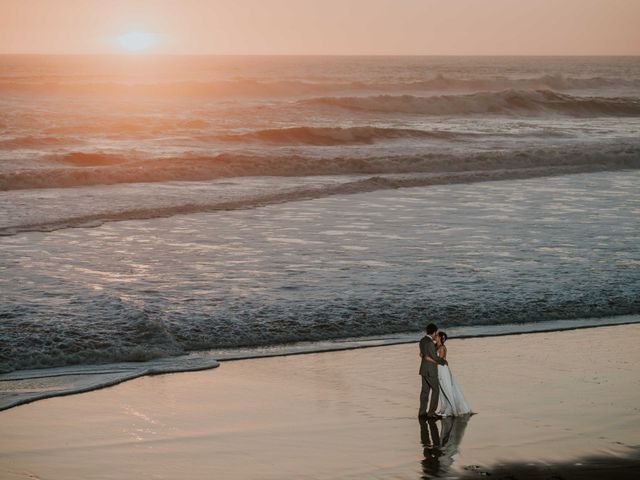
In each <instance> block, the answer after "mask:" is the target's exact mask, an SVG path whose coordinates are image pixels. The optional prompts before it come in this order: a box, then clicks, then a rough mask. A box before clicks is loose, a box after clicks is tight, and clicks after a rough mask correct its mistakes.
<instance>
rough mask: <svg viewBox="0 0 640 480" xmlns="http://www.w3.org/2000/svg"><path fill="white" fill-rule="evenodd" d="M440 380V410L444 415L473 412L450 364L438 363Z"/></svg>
mask: <svg viewBox="0 0 640 480" xmlns="http://www.w3.org/2000/svg"><path fill="white" fill-rule="evenodd" d="M438 381H439V382H440V411H439V412H438V414H439V415H442V416H443V417H448V416H458V415H467V414H469V413H471V409H470V408H469V405H467V401H466V400H465V399H464V395H463V394H462V390H460V387H459V386H458V384H457V383H456V381H455V380H454V379H453V374H452V373H451V369H450V368H449V366H448V365H438Z"/></svg>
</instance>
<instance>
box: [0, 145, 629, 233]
mask: <svg viewBox="0 0 640 480" xmlns="http://www.w3.org/2000/svg"><path fill="white" fill-rule="evenodd" d="M538 153H539V152H538ZM619 153H620V152H619ZM638 153H640V152H638V151H635V153H632V152H626V154H623V155H621V156H612V157H609V158H608V159H606V158H604V157H603V156H602V154H600V155H594V156H593V157H591V158H590V157H583V158H582V159H581V160H582V161H581V162H580V161H576V159H575V158H574V157H572V156H568V157H562V156H560V157H559V158H555V159H554V158H551V157H547V158H540V157H539V156H538V157H536V156H535V155H533V156H529V157H527V156H526V155H525V154H523V152H520V154H519V155H517V156H516V158H517V159H518V161H517V162H513V161H511V162H509V161H506V162H505V161H504V160H507V159H510V158H511V156H506V157H504V158H502V160H503V161H501V159H500V158H498V157H493V158H492V157H487V156H486V155H482V156H478V157H477V158H475V162H469V163H464V162H463V164H462V165H457V166H450V169H449V171H438V170H439V169H440V170H442V169H445V168H446V167H447V162H446V161H443V160H440V161H439V162H436V161H435V160H432V162H431V170H433V172H432V173H417V172H414V173H411V174H390V175H387V176H384V175H376V176H373V177H369V178H364V179H358V180H354V181H348V180H345V181H344V182H339V183H335V182H332V183H329V184H325V185H320V186H317V185H316V186H313V185H312V186H300V187H295V188H284V189H273V190H271V191H267V192H263V193H260V194H242V195H240V196H238V197H237V198H233V199H229V198H226V197H224V196H223V197H220V198H219V199H210V200H201V201H198V202H194V201H193V199H185V200H184V201H182V202H178V203H175V204H172V205H167V206H162V207H138V206H131V207H129V208H120V209H118V210H107V211H103V212H100V213H90V214H82V215H75V216H68V217H57V218H55V219H52V220H49V221H45V222H35V223H29V222H25V223H20V224H12V225H4V226H1V227H0V236H12V235H17V234H19V233H21V232H29V231H41V232H50V231H55V230H61V229H65V228H93V227H98V226H100V225H102V224H104V223H105V222H115V221H124V220H144V219H151V218H162V217H171V216H174V215H185V214H194V213H205V212H216V211H227V210H239V209H248V208H256V207H260V206H265V205H274V204H279V203H287V202H293V201H301V200H312V199H318V198H324V197H329V196H334V195H350V194H356V193H364V192H371V191H376V190H389V189H397V188H411V187H426V186H433V185H447V184H456V183H474V182H485V181H499V180H514V179H524V178H536V177H543V176H556V175H566V174H573V173H586V172H594V171H603V170H615V169H630V168H640V156H638ZM530 155H531V153H530ZM567 160H569V161H567ZM483 162H484V163H483ZM409 165H411V164H407V165H405V167H408V166H409ZM428 165H429V164H428V163H425V164H423V165H422V167H423V168H425V167H427V166H428ZM411 168H414V169H415V168H419V167H418V166H417V164H416V163H415V162H414V163H413V165H412V167H411ZM456 168H457V169H458V170H457V171H455V169H456ZM464 168H466V170H465V169H464ZM396 170H397V168H396Z"/></svg>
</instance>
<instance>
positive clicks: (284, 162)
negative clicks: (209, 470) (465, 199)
mask: <svg viewBox="0 0 640 480" xmlns="http://www.w3.org/2000/svg"><path fill="white" fill-rule="evenodd" d="M59 161H61V162H68V163H69V164H70V165H73V167H64V168H41V169H32V170H21V171H12V172H4V173H0V190H4V191H7V190H18V189H27V188H65V187H75V186H88V185H113V184H119V183H147V182H166V181H202V180H213V179H217V178H224V177H243V176H289V177H293V176H308V175H344V174H365V175H366V174H389V173H416V172H417V173H456V172H458V173H460V172H471V171H479V172H487V171H491V170H505V171H514V172H515V171H518V170H519V169H526V168H546V169H550V168H551V169H555V170H557V171H560V170H562V169H568V170H571V171H573V170H580V171H586V170H593V169H617V168H638V167H640V146H638V145H633V144H627V145H625V144H620V145H598V146H594V145H569V146H561V147H548V148H531V149H526V150H505V151H502V150H497V151H487V152H477V151H475V152H474V151H468V152H466V153H463V152H460V153H456V154H447V153H425V154H421V155H414V156H402V155H396V156H384V157H364V158H363V157H359V158H350V157H334V158H316V157H304V156H300V155H292V156H281V155H278V156H250V155H241V154H232V153H223V154H220V155H215V156H210V157H206V156H204V157H203V156H190V155H187V156H182V157H175V158H158V159H147V160H139V159H135V157H134V158H133V159H132V158H130V157H128V156H118V155H106V154H80V153H72V154H66V155H63V156H61V157H60V158H59ZM78 165H84V166H78ZM96 165H97V166H96ZM585 169H586V170H585Z"/></svg>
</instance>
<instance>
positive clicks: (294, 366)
mask: <svg viewBox="0 0 640 480" xmlns="http://www.w3.org/2000/svg"><path fill="white" fill-rule="evenodd" d="M638 334H640V325H637V324H636V325H618V326H610V327H602V329H595V328H592V329H581V330H573V331H563V332H543V333H536V334H531V335H511V336H503V337H484V338H470V339H454V338H452V339H450V340H449V342H448V344H449V356H450V357H451V358H450V365H451V368H452V371H453V372H454V376H455V378H456V380H457V382H458V383H459V385H460V386H461V388H462V390H463V392H464V394H465V397H466V398H467V400H468V402H469V405H470V406H471V408H472V410H473V411H474V412H477V414H476V415H473V416H471V417H470V418H459V419H448V420H447V419H445V420H442V421H437V424H436V425H435V427H436V429H437V430H438V431H439V432H440V435H441V437H440V440H438V442H440V443H438V452H437V454H433V455H432V453H431V452H432V449H431V448H432V447H431V446H429V445H428V444H427V443H426V442H425V434H426V435H427V436H428V435H429V433H430V432H429V429H430V426H427V429H426V430H425V428H424V426H423V425H422V424H421V422H418V421H416V420H417V418H416V415H417V406H418V393H419V388H420V385H419V378H418V375H417V365H418V359H417V351H416V349H415V348H414V347H415V346H414V345H391V346H387V347H386V348H380V349H358V350H347V351H340V352H331V353H328V354H327V353H315V354H309V355H297V356H287V357H271V358H259V359H252V361H234V362H230V363H229V364H228V365H227V366H226V367H225V368H222V369H219V370H216V371H215V372H209V371H203V372H192V373H185V374H184V375H168V376H147V377H142V378H138V379H137V380H136V381H132V382H126V383H123V384H120V385H118V386H115V387H113V388H110V389H102V390H99V391H94V392H89V393H86V394H84V395H77V396H72V397H70V398H68V399H57V398H52V399H49V400H47V401H46V402H36V403H33V404H30V405H25V406H24V407H23V408H20V409H12V410H11V411H7V412H5V413H3V414H2V415H3V421H2V427H0V429H1V430H2V435H0V451H1V452H2V453H1V454H0V474H4V475H6V477H7V478H14V479H19V478H33V477H28V475H32V476H35V477H41V476H44V477H46V478H50V479H52V480H53V479H65V480H67V479H75V478H78V479H80V478H110V479H114V480H115V479H128V478H132V477H145V478H162V479H171V478H188V479H200V478H202V479H205V478H211V477H217V478H225V479H228V480H234V479H243V480H247V479H273V480H275V479H282V478H314V479H322V480H329V479H341V480H345V479H349V480H359V479H364V478H367V479H369V478H380V479H382V478H399V479H405V478H406V479H409V478H416V477H418V478H422V477H421V475H422V476H427V477H430V476H431V475H433V474H434V473H435V474H438V475H440V476H443V477H445V478H477V477H478V476H483V475H487V474H488V475H491V476H494V478H509V475H511V476H516V478H532V479H534V478H535V479H537V478H549V476H551V475H552V474H556V475H557V474H561V476H562V478H565V479H570V478H576V479H586V478H634V475H636V476H637V474H638V472H639V470H640V466H639V465H638V463H637V459H638V457H639V456H638V452H637V448H638V446H639V445H640V434H639V433H638V432H640V408H639V407H638V405H637V398H638V394H640V368H639V367H638V365H640V351H638V349H637V346H636V345H635V341H634V339H636V338H637V335H638ZM612 351H615V355H611V352H612ZM427 442H428V439H427ZM423 450H425V451H424V452H423ZM622 475H626V476H622ZM0 476H2V475H0Z"/></svg>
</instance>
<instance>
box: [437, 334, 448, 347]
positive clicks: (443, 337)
mask: <svg viewBox="0 0 640 480" xmlns="http://www.w3.org/2000/svg"><path fill="white" fill-rule="evenodd" d="M438 335H439V336H440V341H441V342H442V344H443V345H444V342H446V341H447V338H449V336H448V335H447V334H446V333H444V332H438Z"/></svg>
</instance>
